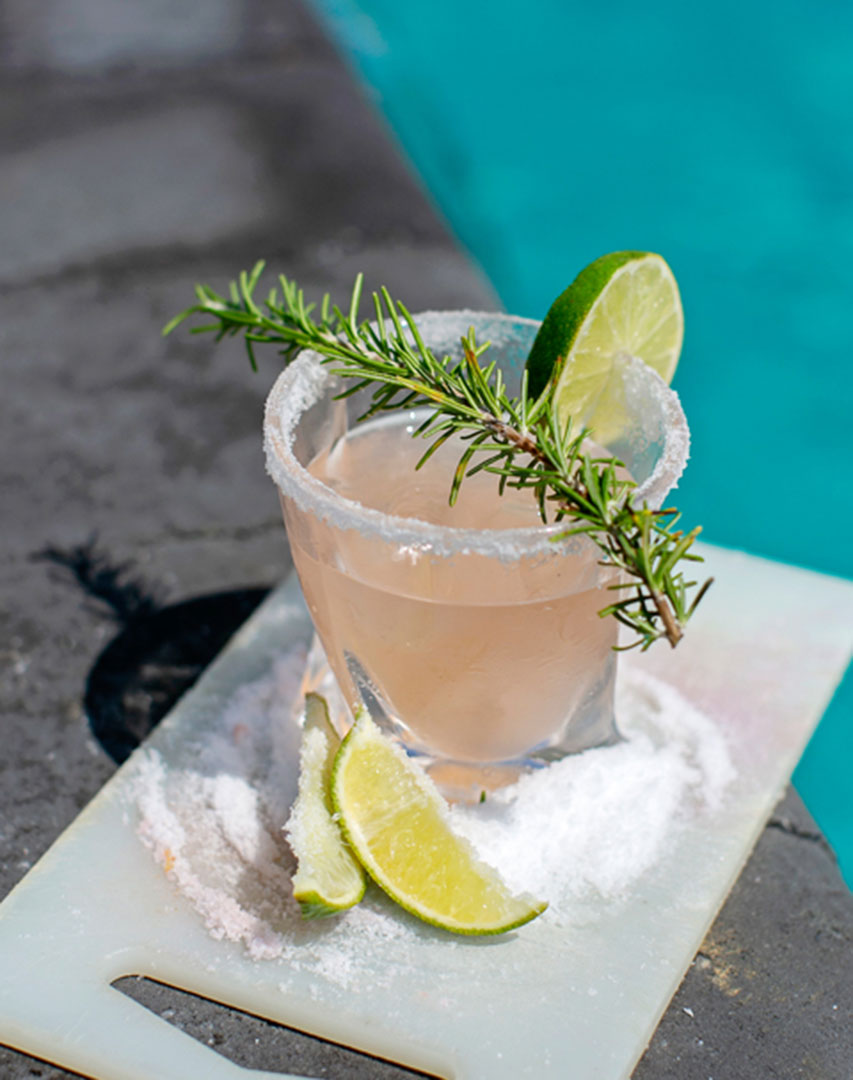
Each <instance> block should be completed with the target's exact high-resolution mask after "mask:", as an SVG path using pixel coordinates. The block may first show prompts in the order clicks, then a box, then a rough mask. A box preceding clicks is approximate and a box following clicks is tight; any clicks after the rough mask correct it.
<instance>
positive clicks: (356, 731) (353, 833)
mask: <svg viewBox="0 0 853 1080" xmlns="http://www.w3.org/2000/svg"><path fill="white" fill-rule="evenodd" d="M370 729H372V733H371V735H372V737H377V738H379V739H385V737H384V736H383V735H382V734H381V733H380V732H379V730H378V728H376V726H375V724H374V723H373V721H372V720H371V719H370V717H369V716H367V714H366V713H365V714H363V716H360V717H358V718H357V719H356V723H355V724H353V726H352V728H351V729H350V731H349V732H348V733H347V735H346V737H345V738H344V740H343V743H342V744H341V748H340V750H339V751H338V754H337V757H336V758H335V764H334V769H333V772H332V783H331V787H330V791H331V796H332V803H333V805H334V808H335V811H336V814H337V819H338V824H339V826H340V828H341V831H342V832H343V834H344V837H345V839H346V841H347V843H348V844H349V846H350V847H351V849H352V850H353V852H355V854H356V856H357V857H358V859H359V861H360V863H361V865H362V867H363V868H364V869H365V870H366V872H367V874H368V875H369V876H370V878H371V879H372V880H373V881H374V882H375V883H376V884H377V885H378V886H379V888H380V889H382V891H383V892H384V893H385V894H386V895H387V896H389V897H390V898H391V899H392V900H393V901H394V902H395V903H396V904H398V905H399V906H400V907H401V908H403V910H404V911H407V912H409V914H410V915H413V916H414V917H415V918H417V919H420V920H421V921H422V922H425V923H428V924H429V925H431V926H435V927H437V928H438V929H441V930H447V931H449V932H451V933H455V934H462V935H465V936H468V937H484V936H495V935H497V934H505V933H508V932H510V931H511V930H516V929H518V928H519V927H520V926H524V925H525V924H526V923H529V922H531V921H532V920H533V919H535V918H536V917H537V916H539V915H541V914H542V912H543V911H545V910H546V908H547V907H548V904H547V902H544V901H539V900H536V899H535V898H534V897H532V896H529V895H528V894H523V895H521V896H516V897H511V898H509V902H508V906H511V907H512V908H513V909H514V910H513V914H512V915H511V917H510V918H509V919H508V920H506V921H502V922H500V923H496V924H494V925H492V926H484V925H482V924H481V925H479V926H471V925H469V924H465V923H460V922H457V921H455V920H452V919H448V918H446V917H443V916H440V915H438V914H436V913H435V912H434V911H432V910H430V909H428V908H426V907H424V906H417V905H415V904H414V903H412V902H411V901H409V900H408V899H406V898H405V897H403V896H401V895H400V894H399V892H398V890H397V889H396V888H395V887H394V884H393V883H392V882H391V881H390V880H389V878H388V876H387V875H386V874H385V873H383V872H382V870H381V869H380V868H379V866H378V865H377V863H376V861H375V859H373V858H372V856H371V854H370V848H369V844H368V843H367V841H366V838H365V837H364V836H363V835H362V833H361V832H360V831H359V830H357V829H355V828H353V827H352V823H351V822H350V821H349V820H348V818H347V814H346V810H345V806H344V800H343V799H342V797H341V792H340V779H341V775H342V773H343V769H344V767H345V764H346V760H347V757H348V755H349V753H350V752H351V750H352V748H353V744H355V743H356V742H357V741H358V740H359V739H361V738H363V737H364V733H365V730H368V731H370ZM373 733H375V735H373ZM385 742H386V744H387V745H388V746H389V748H390V749H391V750H393V751H394V752H395V753H396V754H397V755H398V756H399V758H400V759H401V760H402V761H404V762H405V767H406V768H408V769H410V770H414V771H415V772H416V774H417V783H418V786H419V787H420V788H421V790H422V791H425V792H426V794H427V795H428V797H429V798H430V800H435V802H436V803H437V804H438V805H439V806H442V807H444V811H443V812H446V806H445V804H444V802H443V800H442V798H441V795H440V794H439V793H438V790H437V789H436V788H435V785H434V784H433V783H432V781H431V780H430V779H429V778H428V777H427V776H426V775H425V774H422V773H421V772H420V770H419V769H418V767H417V766H416V765H414V764H413V763H412V762H411V761H410V760H409V759H407V758H406V755H405V754H404V752H403V751H402V750H401V749H400V748H399V747H397V746H395V745H394V744H393V743H391V742H390V740H385ZM454 839H455V841H456V842H458V843H463V844H465V846H466V847H468V846H469V845H468V844H467V842H466V841H462V840H461V838H459V837H455V838H454ZM471 859H472V862H473V863H475V864H477V865H478V866H479V867H481V868H483V869H484V870H485V871H487V872H488V875H489V877H490V878H492V879H493V880H494V882H495V886H496V887H497V888H500V889H501V890H502V891H503V892H504V893H506V886H505V885H504V884H503V882H502V881H501V880H500V877H499V876H498V874H497V873H496V872H495V871H494V870H492V869H491V867H485V865H484V864H482V863H481V862H480V860H479V859H478V858H477V856H476V854H475V853H474V851H473V849H471ZM506 895H507V896H509V894H508V893H507V894H506Z"/></svg>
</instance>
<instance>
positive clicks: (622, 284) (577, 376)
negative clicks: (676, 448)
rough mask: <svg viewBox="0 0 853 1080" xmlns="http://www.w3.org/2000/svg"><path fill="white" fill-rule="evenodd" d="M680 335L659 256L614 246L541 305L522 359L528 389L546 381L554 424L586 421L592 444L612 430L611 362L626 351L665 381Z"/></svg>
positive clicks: (674, 288) (677, 304) (670, 283)
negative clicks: (546, 305) (542, 312)
mask: <svg viewBox="0 0 853 1080" xmlns="http://www.w3.org/2000/svg"><path fill="white" fill-rule="evenodd" d="M683 338H684V313H683V310H682V307H681V298H680V296H679V292H678V285H677V284H676V281H675V277H674V276H673V273H672V271H671V270H670V268H669V266H668V265H667V263H666V262H665V260H664V259H662V258H661V256H660V255H655V254H652V253H650V252H644V251H614V252H611V253H610V254H609V255H602V256H601V257H600V258H599V259H596V260H595V262H592V263H590V265H589V266H587V267H586V268H585V269H583V270H582V271H581V272H580V273H579V274H578V276H577V277H576V278H575V280H574V281H573V282H572V283H571V285H569V287H568V288H567V289H566V290H565V291H564V292H563V293H561V294H560V296H558V297H557V299H556V300H555V301H554V303H553V304H552V305H551V307H550V309H549V310H548V314H547V315H546V316H545V319H544V320H543V322H542V325H541V327H540V328H539V332H538V333H537V335H536V338H535V340H534V342H533V346H532V347H531V350H530V354H529V356H528V358H527V377H528V387H529V391H530V393H531V396H533V397H538V396H539V395H540V394H541V393H542V392H543V391H544V390H545V389H546V387H548V385H549V383H550V384H551V386H552V391H551V392H552V393H553V396H554V402H555V405H556V409H557V416H558V419H559V421H560V423H561V424H562V425H565V424H566V423H567V422H568V421H569V420H571V421H572V424H573V428H574V429H575V430H577V429H578V428H579V427H580V426H589V427H590V428H591V429H592V430H593V432H594V434H595V437H596V440H597V441H598V442H600V443H606V442H607V436H612V435H613V434H615V433H618V430H619V426H620V422H621V420H622V417H621V416H620V415H619V413H620V411H621V407H620V404H619V394H618V388H617V387H614V385H613V379H612V375H613V371H614V364H615V361H616V360H617V358H618V357H619V356H621V355H625V354H628V355H630V356H636V357H638V358H639V359H640V360H643V361H644V362H645V363H646V364H648V365H649V367H651V368H653V369H654V370H655V371H656V372H657V373H658V374H659V375H660V376H661V378H663V379H664V381H665V382H667V383H669V382H671V380H672V376H673V374H674V373H675V368H676V365H677V363H678V358H679V355H680V353H681V345H682V341H683Z"/></svg>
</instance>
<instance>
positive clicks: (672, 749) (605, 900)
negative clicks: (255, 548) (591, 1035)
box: [131, 650, 734, 1011]
mask: <svg viewBox="0 0 853 1080" xmlns="http://www.w3.org/2000/svg"><path fill="white" fill-rule="evenodd" d="M304 664H305V657H304V653H303V652H302V651H301V650H294V651H293V652H291V653H289V654H287V655H285V656H284V657H283V658H282V659H280V660H279V661H278V662H277V663H276V664H275V665H274V666H273V667H272V669H271V670H270V672H269V674H268V675H267V676H266V677H264V678H262V679H259V680H258V681H256V682H254V683H251V684H249V685H246V686H243V687H241V688H240V689H239V690H238V691H237V692H236V693H235V694H234V695H233V697H232V698H231V699H230V700H229V701H228V702H226V703H225V705H224V707H222V708H220V709H218V710H213V713H214V715H211V716H210V717H209V722H208V723H207V726H206V731H207V734H206V736H205V738H204V741H203V744H201V745H199V746H198V747H194V748H193V754H192V755H191V757H190V760H191V767H188V766H186V765H183V766H181V767H178V766H176V765H174V764H173V765H168V764H167V761H166V759H165V758H164V757H163V756H162V755H161V754H160V753H159V752H158V751H156V750H153V749H149V750H147V751H145V752H143V753H142V754H140V755H137V758H136V760H135V764H134V765H133V769H134V773H133V783H132V785H131V790H132V801H133V803H135V806H136V811H137V813H138V819H139V824H138V834H139V836H140V838H141V840H142V842H143V843H144V844H145V845H146V846H147V847H148V848H149V849H150V850H151V852H152V854H153V856H154V858H155V859H156V860H157V862H158V863H159V864H160V865H161V866H162V867H163V869H164V871H165V872H166V873H167V875H168V876H169V878H170V880H171V881H172V882H173V883H174V884H175V886H176V887H177V889H178V890H179V891H180V892H181V893H182V894H183V896H184V897H185V898H186V899H187V900H189V901H190V903H191V904H192V905H193V906H194V907H195V909H196V911H197V912H198V914H199V915H200V917H201V918H202V920H203V921H204V924H205V926H206V927H207V930H208V932H209V933H210V934H211V935H212V936H213V937H214V938H217V939H225V940H229V941H234V942H241V943H242V944H243V946H244V947H245V949H246V950H247V952H248V954H249V956H250V957H252V958H253V959H255V960H273V959H283V960H285V961H286V966H285V967H283V969H282V970H286V971H293V972H298V971H300V970H303V969H307V970H311V971H312V972H314V973H316V974H319V975H321V976H322V977H323V978H324V979H325V980H327V981H328V982H330V983H332V984H334V985H336V986H338V987H342V988H344V989H350V988H352V987H354V986H356V985H358V983H359V981H360V980H361V979H362V978H363V971H364V965H365V963H369V957H370V955H371V945H374V946H375V945H377V944H378V943H380V942H388V941H393V940H395V939H399V940H400V941H401V942H404V941H405V939H407V938H409V939H411V938H413V937H414V936H415V934H416V933H417V932H418V929H417V928H416V925H415V924H414V922H413V920H411V919H409V918H408V916H404V915H402V914H401V913H400V911H399V909H398V908H396V907H395V906H394V905H393V904H392V903H391V902H390V901H389V900H387V899H386V898H385V897H383V896H382V895H381V894H379V893H378V891H376V890H374V891H372V892H371V893H369V894H368V898H367V899H366V900H365V901H364V902H363V903H362V904H361V905H359V906H358V907H357V908H354V909H352V910H351V911H349V912H347V913H346V915H344V916H341V917H340V918H337V919H331V920H324V921H323V922H322V923H320V924H318V923H305V922H303V921H302V919H301V917H300V912H299V907H298V905H297V904H296V902H295V901H294V900H293V897H292V890H291V877H292V873H293V871H294V869H295V862H294V859H293V856H292V854H291V852H290V850H289V848H288V846H287V843H286V840H285V837H284V832H283V826H284V823H285V821H286V819H287V816H288V813H289V808H290V804H291V802H292V799H293V797H294V796H295V792H296V775H295V768H294V753H293V747H294V746H295V743H296V740H295V739H294V725H295V723H296V721H295V720H294V704H295V701H296V699H297V695H298V693H299V687H300V680H301V675H302V671H303V668H304ZM617 716H618V717H619V723H620V729H621V732H622V735H623V736H624V740H623V741H622V742H621V743H619V744H618V745H616V746H613V747H609V748H606V749H599V750H589V751H587V752H586V753H583V754H578V755H573V756H571V757H569V758H566V759H564V760H563V761H561V762H557V763H555V764H553V765H550V766H548V767H547V768H543V769H542V770H541V771H538V772H534V773H530V774H527V775H525V776H523V777H522V778H521V779H520V780H519V781H518V783H516V784H515V785H513V786H512V787H508V788H504V789H502V790H500V791H498V792H496V793H495V794H493V795H492V796H491V797H490V798H489V799H488V800H487V802H485V803H483V804H478V805H474V806H464V807H462V806H457V807H454V808H453V810H452V811H451V817H452V820H453V822H454V825H455V827H456V828H457V829H458V830H459V831H460V832H461V833H463V834H464V835H465V836H467V837H468V839H469V840H470V841H471V843H472V844H473V845H474V846H475V848H476V849H477V851H478V853H479V854H480V856H481V857H482V858H483V859H485V860H486V861H487V862H489V863H491V864H492V865H493V866H495V867H497V868H498V870H499V871H500V873H501V874H502V876H503V877H504V878H505V880H506V881H507V883H508V884H509V885H510V886H511V887H512V888H514V889H516V890H518V891H527V892H532V893H534V894H535V895H537V896H539V897H542V898H543V899H547V900H548V901H549V903H550V906H549V909H548V911H547V912H546V913H545V915H544V916H543V918H544V919H546V920H549V921H552V922H556V923H558V924H564V925H565V924H569V923H573V922H574V923H581V922H584V921H586V920H587V919H589V918H590V917H594V915H591V913H594V912H595V911H596V910H600V909H601V906H602V905H607V904H615V903H619V902H620V901H621V900H622V899H623V898H624V897H625V896H627V895H628V894H629V893H630V891H631V889H632V888H633V887H634V885H635V884H636V882H637V881H638V879H639V878H640V877H642V876H643V875H644V874H647V873H648V872H650V871H651V870H652V868H653V867H654V866H655V864H656V863H657V862H659V861H660V860H661V859H662V858H663V857H664V856H665V854H666V851H667V848H668V846H669V845H670V844H671V843H672V842H673V839H674V837H675V836H676V835H677V832H678V829H679V828H680V824H679V823H680V822H683V821H685V820H689V819H690V818H692V817H695V816H696V815H702V814H708V813H711V812H713V810H714V809H715V808H716V807H718V806H719V805H720V802H721V799H722V796H723V793H724V791H725V789H726V787H727V785H728V784H729V782H730V781H731V780H732V778H733V776H734V770H733V767H732V765H731V760H730V758H729V754H728V751H727V748H726V744H725V741H724V739H723V737H722V735H721V734H720V732H719V730H718V729H717V728H716V727H715V726H714V724H713V723H712V722H711V721H710V720H709V719H708V718H707V717H706V716H704V715H703V714H702V713H700V712H699V711H698V710H697V709H695V708H694V707H693V706H692V705H691V704H690V703H689V702H687V701H686V700H685V699H684V698H683V697H682V696H681V695H680V694H679V693H677V691H675V690H674V689H672V688H671V687H669V686H666V685H665V684H663V683H661V682H660V681H658V680H656V679H653V678H652V677H650V676H648V675H644V674H642V673H640V672H639V671H637V670H636V669H632V668H630V667H628V666H623V669H622V671H621V673H620V679H619V684H618V691H617ZM283 748H288V749H287V750H286V752H285V749H283ZM423 932H426V930H424V931H423ZM430 933H431V931H430ZM436 933H437V932H436ZM453 945H454V942H453V940H452V939H449V938H448V937H447V936H446V935H442V941H441V947H442V948H445V949H446V948H452V947H453ZM371 977H372V978H373V979H374V981H375V982H377V983H381V982H382V980H383V979H384V980H389V979H391V978H393V977H394V976H393V972H389V971H387V970H385V971H374V972H372V973H371ZM282 985H286V984H282ZM685 1011H686V1010H685Z"/></svg>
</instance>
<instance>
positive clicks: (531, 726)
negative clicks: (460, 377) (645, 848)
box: [265, 311, 689, 798]
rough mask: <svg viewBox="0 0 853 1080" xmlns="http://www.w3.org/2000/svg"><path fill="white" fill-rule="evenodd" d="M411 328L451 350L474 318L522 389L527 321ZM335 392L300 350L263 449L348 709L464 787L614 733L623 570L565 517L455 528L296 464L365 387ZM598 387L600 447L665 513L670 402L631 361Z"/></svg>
mask: <svg viewBox="0 0 853 1080" xmlns="http://www.w3.org/2000/svg"><path fill="white" fill-rule="evenodd" d="M417 322H418V327H419V330H420V332H421V334H422V336H423V338H424V339H425V341H426V343H427V344H428V345H429V347H430V348H431V349H432V350H433V352H434V353H436V354H437V355H446V354H448V353H449V354H451V355H453V356H454V357H457V356H460V355H461V349H460V344H459V342H460V338H461V337H462V335H463V334H464V333H465V332H466V331H467V330H468V328H469V327H471V326H473V327H474V328H475V330H476V334H477V339H478V341H481V342H482V341H490V342H491V343H492V348H491V349H490V350H489V353H488V354H487V359H488V360H491V359H494V358H496V357H497V359H498V362H499V365H500V366H501V368H502V370H503V373H504V376H505V378H506V381H507V384H508V387H509V390H510V392H511V393H517V391H518V387H519V385H520V379H521V373H522V371H523V368H524V362H525V359H526V357H527V354H528V352H529V349H530V346H531V344H532V342H533V338H534V337H535V334H536V331H537V328H538V325H539V324H538V323H536V322H534V321H532V320H528V319H522V318H517V317H513V316H507V315H503V314H496V313H473V312H465V311H463V312H439V313H427V314H424V315H421V316H418V317H417ZM344 385H345V383H344V381H343V380H341V379H340V378H339V377H335V376H332V375H331V374H330V372H329V368H328V367H327V366H324V365H322V364H321V363H320V357H319V356H318V355H316V354H313V353H310V352H304V353H302V354H301V355H300V356H299V357H298V358H297V359H296V360H295V361H294V362H293V363H292V364H291V365H290V366H289V367H288V368H287V369H286V370H285V371H284V372H283V373H282V374H281V376H280V377H279V379H278V380H277V382H276V383H275V386H274V387H273V389H272V391H271V393H270V396H269V399H268V401H267V409H266V418H265V446H266V456H267V468H268V471H269V472H270V474H271V476H272V478H273V480H274V481H275V483H276V485H277V487H278V490H279V494H280V497H281V504H282V509H283V513H284V520H285V524H286V527H287V533H288V537H289V539H290V545H291V550H292V553H293V560H294V564H295V567H296V570H297V572H298V574H299V578H300V581H301V584H302V590H303V593H304V596H305V600H306V602H307V604H308V608H309V610H310V612H311V616H312V619H313V621H314V626H315V628H316V631H317V634H318V635H319V639H320V642H321V643H322V647H323V649H324V650H325V655H326V657H327V658H328V663H329V666H330V668H331V671H332V672H333V674H334V677H335V679H336V680H337V684H338V686H339V688H340V692H341V695H342V699H343V701H345V702H346V706H347V709H348V712H349V714H350V715H352V714H353V713H354V711H355V710H356V709H357V708H358V707H359V705H361V704H362V703H364V704H366V705H367V707H368V708H369V709H370V711H371V714H372V715H373V716H374V719H375V720H377V722H378V723H379V724H380V726H382V727H383V728H384V729H385V730H386V731H388V732H390V733H391V734H393V735H394V736H395V737H396V738H397V739H398V740H399V741H400V742H402V744H403V745H404V746H405V748H406V749H407V751H408V752H409V753H411V754H417V755H421V756H422V757H423V759H424V762H425V764H426V765H427V767H428V768H429V770H430V771H431V773H432V774H433V775H434V777H435V779H436V780H437V781H438V783H439V784H440V785H441V786H442V787H443V788H444V790H445V791H446V792H447V793H449V794H451V795H453V796H455V797H463V798H465V797H468V798H470V797H476V796H477V795H479V793H480V792H481V791H482V790H484V789H490V788H492V787H495V786H497V785H499V784H501V783H505V782H507V781H509V780H511V779H513V778H515V777H516V776H517V775H518V772H519V770H520V769H523V768H526V767H530V766H541V765H542V764H543V763H545V762H548V761H552V760H555V759H557V758H560V757H562V756H564V755H566V754H568V753H573V752H576V751H580V750H584V749H587V748H589V747H592V746H601V745H606V744H608V743H612V742H615V741H618V738H619V735H618V729H617V726H616V720H615V716H614V682H615V675H616V662H617V656H618V654H617V653H616V652H614V650H613V646H614V645H616V644H617V638H618V625H617V623H616V621H615V620H614V619H613V618H612V617H605V618H600V617H599V615H598V612H599V611H600V610H601V609H602V608H604V607H606V606H607V605H608V604H609V603H611V602H612V601H613V597H614V593H613V592H612V591H610V589H609V586H612V585H614V584H615V583H616V582H618V580H619V577H618V574H617V572H616V571H615V570H614V569H613V568H612V567H606V566H602V565H601V563H600V554H599V550H598V549H597V548H596V547H595V546H594V545H593V544H592V542H591V541H589V540H588V539H587V538H586V537H582V536H576V537H571V538H563V539H558V538H559V537H560V535H561V534H562V533H564V532H565V530H566V528H567V526H566V524H565V523H563V524H562V525H560V524H556V525H548V526H545V525H535V526H531V527H525V528H507V529H472V528H455V527H451V526H446V525H435V524H430V523H429V522H427V521H422V520H418V519H417V518H416V517H397V516H393V515H391V514H387V513H383V512H381V511H379V510H376V509H372V508H370V507H368V506H364V505H361V504H360V503H358V502H356V501H353V500H352V499H349V498H345V497H343V496H341V495H340V494H338V493H336V492H335V491H333V490H332V489H331V488H330V487H328V486H326V485H325V484H323V483H322V482H321V481H320V480H319V479H317V478H316V477H315V476H313V475H312V474H311V473H310V472H309V471H308V468H307V466H309V465H310V464H311V463H312V461H315V460H316V459H317V458H318V455H321V454H323V453H324V452H328V451H329V450H330V448H331V447H332V446H333V445H334V444H336V443H337V441H338V440H340V439H343V438H345V437H346V434H347V432H348V431H349V430H350V429H351V427H352V426H353V425H354V423H355V418H356V417H358V416H359V415H360V414H361V413H362V412H363V411H364V409H365V407H366V404H367V401H368V397H369V391H368V390H364V391H361V392H359V393H358V394H356V395H353V396H351V397H348V398H345V399H340V398H338V399H336V394H339V393H340V391H341V390H342V389H343V388H344ZM605 394H606V397H607V402H608V406H607V414H608V420H607V425H606V427H607V436H608V438H607V443H608V449H609V450H610V451H611V452H612V453H614V454H615V455H617V456H618V457H620V458H621V459H622V461H624V462H625V464H626V466H627V468H628V470H629V471H630V473H631V475H632V476H633V478H634V479H635V480H636V482H637V484H638V488H637V490H636V493H635V496H634V498H635V501H636V503H637V505H642V504H643V503H644V502H645V503H647V504H648V505H649V506H650V507H655V508H656V507H659V506H660V505H661V503H662V500H663V499H664V497H665V495H666V493H667V492H668V491H669V490H670V488H671V487H672V486H673V485H674V484H675V483H676V482H677V480H678V478H679V476H680V475H681V472H682V470H683V467H684V464H685V462H686V459H687V451H688V445H689V436H688V432H687V426H686V423H685V419H684V414H683V412H682V410H681V406H680V404H679V402H678V398H677V396H676V395H675V394H674V393H673V391H671V390H670V389H669V388H668V387H667V386H666V384H665V383H664V382H663V381H662V380H661V379H660V378H659V376H658V375H657V374H655V372H653V371H652V370H651V369H650V368H648V367H647V366H646V365H644V364H643V363H642V362H641V361H639V360H635V359H633V358H631V357H627V356H626V357H621V358H619V359H618V360H617V362H616V363H615V364H614V367H613V374H612V376H611V378H610V381H609V383H608V385H607V387H606V388H605ZM594 406H595V403H593V411H594ZM602 426H603V425H602ZM404 432H405V429H404V428H402V427H401V428H400V437H401V438H409V436H408V435H406V434H405V433H404ZM424 446H426V444H424ZM378 466H379V467H381V463H378ZM494 482H495V485H497V478H495V480H494ZM447 483H448V489H449V485H450V477H448V479H447ZM530 498H531V499H532V498H533V495H532V494H531V495H530ZM336 720H337V723H338V724H339V726H341V727H345V726H347V724H348V722H349V719H348V717H347V716H339V717H337V718H336Z"/></svg>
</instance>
